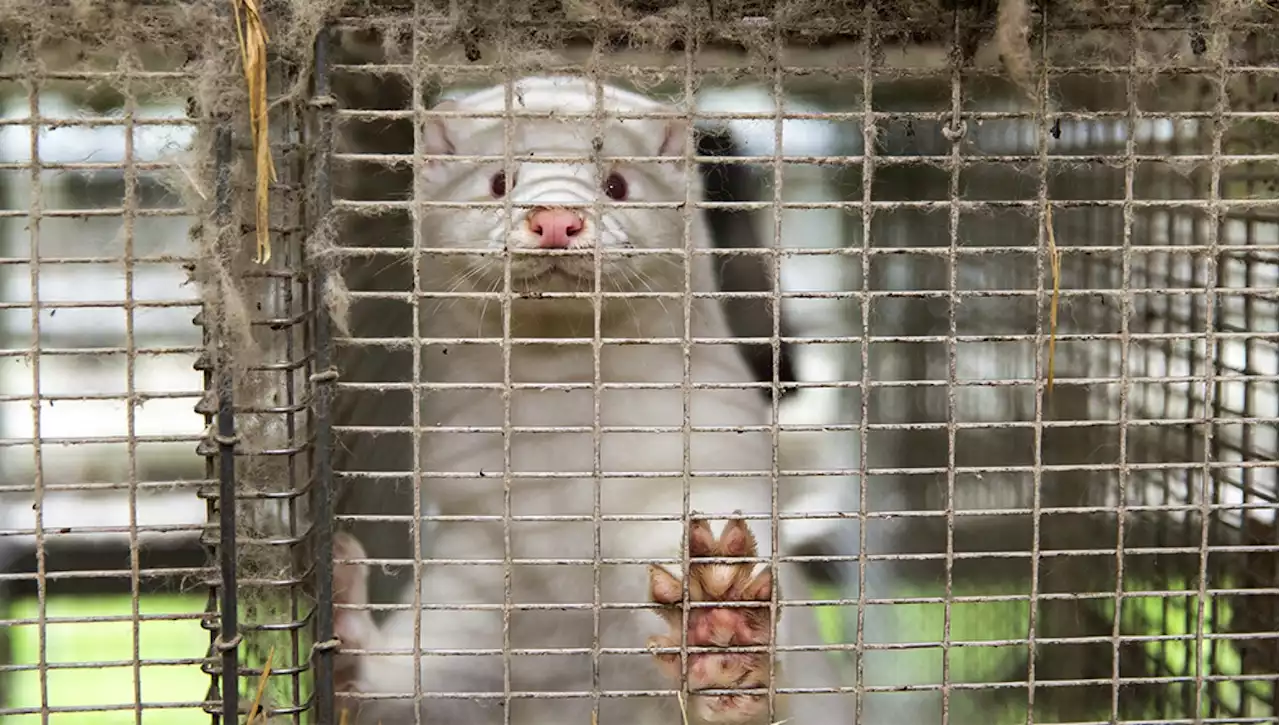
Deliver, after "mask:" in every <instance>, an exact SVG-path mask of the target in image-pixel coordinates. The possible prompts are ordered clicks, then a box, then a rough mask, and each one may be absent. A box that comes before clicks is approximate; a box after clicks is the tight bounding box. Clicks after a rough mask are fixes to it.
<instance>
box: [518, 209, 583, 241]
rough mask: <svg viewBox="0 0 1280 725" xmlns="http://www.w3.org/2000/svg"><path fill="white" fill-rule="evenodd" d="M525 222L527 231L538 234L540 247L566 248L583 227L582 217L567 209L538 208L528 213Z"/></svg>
mask: <svg viewBox="0 0 1280 725" xmlns="http://www.w3.org/2000/svg"><path fill="white" fill-rule="evenodd" d="M526 224H528V225H529V231H531V232H533V233H534V234H537V235H538V247H539V248H541V249H568V248H569V244H570V243H571V242H572V241H573V238H574V237H576V236H578V235H579V234H581V233H582V227H583V221H582V217H581V216H579V215H578V213H577V212H573V211H569V210H568V209H538V210H537V211H535V212H533V213H532V214H530V215H529V218H528V220H527V221H526Z"/></svg>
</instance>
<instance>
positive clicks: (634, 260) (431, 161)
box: [419, 77, 702, 304]
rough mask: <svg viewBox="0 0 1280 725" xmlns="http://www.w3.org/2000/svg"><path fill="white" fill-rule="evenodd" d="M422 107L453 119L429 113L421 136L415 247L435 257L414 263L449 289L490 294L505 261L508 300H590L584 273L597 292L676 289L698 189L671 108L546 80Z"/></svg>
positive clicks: (694, 237)
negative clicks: (547, 296)
mask: <svg viewBox="0 0 1280 725" xmlns="http://www.w3.org/2000/svg"><path fill="white" fill-rule="evenodd" d="M508 99H509V100H508ZM433 110H434V111H447V112H449V113H456V114H458V115H457V116H453V117H450V116H443V115H442V116H433V117H432V118H431V119H429V121H428V123H427V124H426V128H425V132H424V134H423V139H424V143H423V147H424V149H423V150H424V152H425V153H426V154H427V155H428V157H429V158H428V159H427V160H426V162H425V165H424V171H423V175H422V179H421V181H422V184H421V185H420V186H419V198H420V201H425V202H427V207H428V208H427V209H426V210H425V211H424V214H423V215H422V217H421V218H422V219H423V245H424V246H425V247H428V248H430V250H429V251H432V252H434V253H432V254H430V255H429V256H427V257H425V258H424V260H423V263H424V264H425V265H431V266H433V267H434V270H433V272H436V273H439V272H443V273H444V274H443V275H441V276H438V278H439V279H441V280H442V281H443V282H444V283H446V284H448V285H449V287H450V288H451V291H455V292H495V291H501V290H503V289H504V288H505V287H504V284H505V282H504V275H505V267H506V264H507V263H508V262H509V263H510V269H511V290H512V291H513V292H517V293H557V292H572V293H579V294H581V293H591V292H593V291H594V290H596V270H597V264H598V265H599V289H600V291H601V292H604V293H608V292H679V291H681V290H683V289H684V253H685V250H686V248H688V247H690V245H696V244H698V243H699V242H698V240H700V239H701V236H702V235H701V234H700V233H699V232H698V231H697V230H699V229H700V225H701V219H700V218H698V217H697V216H695V218H693V219H690V220H689V221H690V226H689V227H688V228H689V229H690V231H689V232H686V228H687V227H686V219H685V214H686V207H685V206H684V204H685V202H686V201H689V200H693V201H700V200H701V194H702V189H701V186H700V182H699V179H698V177H697V170H696V168H695V167H694V166H693V164H692V163H689V162H686V161H685V160H684V159H685V145H686V142H687V140H688V138H689V128H690V126H689V123H688V121H687V120H685V119H682V118H679V117H678V116H676V115H675V109H673V108H670V107H668V106H665V105H662V104H660V103H658V102H656V101H654V100H652V99H649V98H646V97H644V96H640V95H637V94H633V93H630V92H627V91H622V90H620V89H616V88H612V87H609V86H598V85H597V84H596V83H595V82H593V81H589V80H584V79H579V78H572V77H554V78H529V79H523V80H519V81H516V82H514V83H513V84H512V86H511V88H510V95H509V96H508V88H507V87H506V86H505V85H499V86H496V87H493V88H489V89H487V90H483V91H479V92H477V93H474V94H472V95H469V96H464V97H462V98H458V99H454V100H447V101H444V102H442V103H440V104H438V105H437V106H436V107H435V108H434V109H433ZM664 113H665V114H668V116H667V117H665V118H664V117H653V115H650V116H649V117H638V116H643V115H646V114H664ZM465 114H487V117H485V116H480V117H477V116H476V115H471V116H470V117H467V116H466V115H465ZM504 115H506V117H505V118H504V117H503V116H504ZM477 157H481V158H477ZM483 157H487V158H483ZM645 157H648V158H645ZM442 202H443V203H444V205H443V206H441V205H438V204H440V203H442ZM433 204H436V205H437V206H432V205H433ZM465 205H471V206H465ZM687 213H688V214H692V215H699V214H700V212H698V211H696V210H695V209H694V208H693V207H692V206H690V207H687ZM686 239H688V240H690V241H689V242H686ZM435 250H440V251H439V252H435ZM445 250H447V251H445ZM597 251H599V255H598V257H599V258H598V259H597V254H596V252H597ZM581 303H582V304H590V301H589V299H587V300H582V302H581Z"/></svg>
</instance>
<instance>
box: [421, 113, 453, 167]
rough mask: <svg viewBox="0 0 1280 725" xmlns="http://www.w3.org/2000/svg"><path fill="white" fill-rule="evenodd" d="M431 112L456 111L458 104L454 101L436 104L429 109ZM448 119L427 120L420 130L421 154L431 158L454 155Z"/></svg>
mask: <svg viewBox="0 0 1280 725" xmlns="http://www.w3.org/2000/svg"><path fill="white" fill-rule="evenodd" d="M431 110H432V111H456V110H458V102H457V101H454V100H444V101H441V102H439V103H437V104H436V105H435V106H433V107H432V108H431ZM450 120H451V119H448V118H438V117H433V118H428V119H427V123H426V126H425V127H424V128H423V130H422V150H423V153H426V154H431V155H433V156H442V155H445V154H452V153H455V151H456V149H455V148H454V146H453V139H452V138H451V136H450V129H449V122H450Z"/></svg>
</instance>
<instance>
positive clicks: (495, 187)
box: [489, 171, 515, 197]
mask: <svg viewBox="0 0 1280 725" xmlns="http://www.w3.org/2000/svg"><path fill="white" fill-rule="evenodd" d="M514 183H515V182H514V181H513V182H512V184H511V185H514ZM507 187H508V184H507V172H505V171H499V172H498V173H496V174H494V175H493V178H492V179H489V191H490V193H492V194H493V195H494V196H495V197H503V196H506V195H507V190H508V188H507Z"/></svg>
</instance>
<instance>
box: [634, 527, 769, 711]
mask: <svg viewBox="0 0 1280 725" xmlns="http://www.w3.org/2000/svg"><path fill="white" fill-rule="evenodd" d="M689 556H690V557H754V556H756V541H755V537H754V536H752V535H751V531H750V529H748V528H747V524H746V522H745V521H743V520H742V519H732V520H730V521H729V523H728V524H726V525H725V528H724V531H723V532H721V534H720V537H719V538H718V539H717V538H716V537H715V535H714V534H712V533H711V526H710V524H709V523H708V522H707V521H694V522H691V523H690V525H689ZM755 567H756V564H755V562H750V561H747V562H741V563H712V562H706V563H691V564H690V567H689V569H690V571H689V577H688V579H689V601H690V602H761V603H762V604H761V606H758V607H692V606H691V607H690V608H689V620H688V621H689V629H688V637H687V640H686V641H687V643H688V646H689V647H690V648H695V647H761V646H767V645H768V644H769V637H770V634H771V627H770V623H769V605H768V602H769V600H770V597H771V594H772V591H771V590H772V586H773V573H772V571H771V570H770V569H769V567H768V566H767V565H766V566H765V568H764V569H762V570H761V571H760V572H759V573H754V570H755ZM683 595H684V591H683V586H682V584H681V581H680V580H679V579H677V578H676V577H674V576H672V575H671V574H670V573H669V572H668V571H667V570H666V569H663V568H661V567H658V566H650V567H649V596H650V597H651V598H652V599H653V601H654V602H656V603H658V604H663V605H667V606H666V607H665V608H664V609H662V610H660V611H659V614H660V616H661V617H662V618H663V620H664V621H666V622H667V624H668V625H669V626H670V627H671V633H670V634H669V635H661V636H656V637H651V638H650V639H649V646H650V647H679V646H680V627H681V625H682V611H681V602H682V600H683ZM655 657H657V660H658V667H659V669H660V670H661V671H662V673H663V674H664V675H666V676H667V677H669V678H671V679H672V680H674V681H675V682H679V681H680V674H681V666H680V664H681V663H680V653H678V652H659V653H655ZM775 669H776V668H775ZM769 675H770V672H769V653H768V652H765V651H760V652H725V653H716V652H698V653H695V652H690V653H689V654H688V670H687V682H688V684H689V690H690V691H691V692H697V691H698V690H706V689H716V690H727V689H757V688H765V687H767V686H768V683H769ZM688 708H689V714H690V715H692V716H695V717H696V718H697V719H698V720H700V721H702V722H706V723H733V724H734V725H740V724H744V723H755V722H765V718H767V717H768V716H769V702H768V697H767V696H766V695H764V694H745V695H696V694H695V695H692V696H691V697H690V700H689V703H688Z"/></svg>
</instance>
